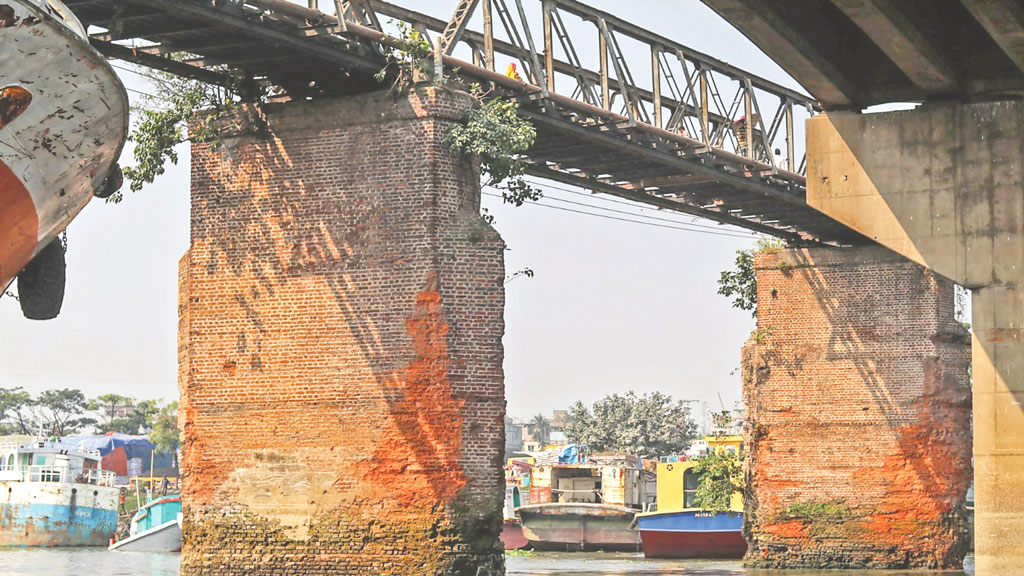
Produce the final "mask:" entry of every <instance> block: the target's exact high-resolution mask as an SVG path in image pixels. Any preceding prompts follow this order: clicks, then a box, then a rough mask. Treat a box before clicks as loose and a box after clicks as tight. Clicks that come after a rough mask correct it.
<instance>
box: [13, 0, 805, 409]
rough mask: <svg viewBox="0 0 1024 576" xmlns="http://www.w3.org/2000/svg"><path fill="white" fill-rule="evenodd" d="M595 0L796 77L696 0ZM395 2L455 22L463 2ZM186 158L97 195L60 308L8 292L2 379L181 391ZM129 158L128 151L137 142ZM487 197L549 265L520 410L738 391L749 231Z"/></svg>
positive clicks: (511, 256) (523, 359)
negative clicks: (739, 289) (50, 312)
mask: <svg viewBox="0 0 1024 576" xmlns="http://www.w3.org/2000/svg"><path fill="white" fill-rule="evenodd" d="M533 1H534V0H527V2H533ZM589 2H590V3H591V4H592V5H594V6H597V7H600V8H602V9H604V10H607V11H609V12H612V13H614V14H616V15H618V16H620V17H622V18H624V19H627V20H631V21H633V22H635V23H636V24H639V25H642V26H644V27H647V28H649V29H651V30H654V31H656V32H658V33H661V34H662V35H665V36H668V37H670V38H673V39H675V40H677V41H679V42H681V43H683V44H686V45H688V46H690V47H692V48H695V49H697V50H701V51H704V52H707V53H710V54H712V55H714V56H715V57H717V58H719V59H722V60H726V61H728V62H730V63H732V64H735V65H737V66H740V67H742V68H745V69H747V70H751V71H755V72H756V73H758V74H760V75H762V76H765V77H768V78H770V79H772V80H775V81H777V82H780V83H784V84H786V85H789V86H792V87H795V88H799V86H798V85H796V84H795V83H794V82H793V81H792V80H791V79H790V78H789V77H788V76H787V75H786V74H785V73H784V72H782V71H781V69H779V68H778V67H777V66H776V65H775V64H774V63H773V62H772V61H771V60H769V59H768V58H767V56H765V55H764V54H763V53H761V52H760V51H759V50H758V49H757V48H756V47H755V46H754V45H753V44H751V43H750V42H749V41H747V40H746V39H745V38H744V37H743V36H742V35H740V34H739V33H738V32H736V31H735V30H734V29H733V28H732V27H731V26H729V25H728V24H727V23H726V22H724V21H723V20H721V19H720V18H718V16H716V15H715V14H714V13H713V12H711V11H710V10H709V9H707V8H706V7H704V5H703V4H701V3H700V2H699V1H698V0H673V1H669V0H589ZM397 3H399V4H402V5H405V6H410V7H415V8H416V9H417V10H419V11H422V12H426V13H429V14H432V15H434V16H437V17H439V18H444V19H447V18H448V15H449V13H450V11H451V10H452V8H453V7H454V5H455V4H456V2H455V0H443V1H442V0H417V1H416V2H412V0H399V1H398V2H397ZM534 33H535V34H536V30H535V31H534ZM577 42H580V43H586V41H585V40H579V39H577ZM592 43H594V44H596V37H595V41H594V42H592ZM118 66H123V65H122V64H118ZM122 78H123V79H124V81H125V84H126V85H127V86H128V87H129V88H130V89H133V90H143V91H145V90H146V89H147V87H146V84H145V81H144V80H141V79H140V78H139V77H138V76H135V75H133V74H130V73H123V74H122ZM130 94H131V96H132V97H133V99H134V98H136V97H137V94H136V93H134V92H132V93H130ZM180 156H181V158H182V162H181V164H180V165H178V166H170V167H169V168H168V171H167V174H165V175H164V176H163V177H161V178H160V179H159V180H157V182H156V183H155V184H154V185H152V186H150V187H149V188H147V189H146V190H143V191H142V192H140V193H137V194H132V193H127V194H126V198H125V201H124V202H122V203H121V204H119V205H112V204H104V203H103V202H102V201H93V202H92V203H91V204H90V205H89V206H88V207H87V208H86V210H85V211H84V212H83V213H82V215H81V216H79V217H78V219H76V220H75V221H74V222H73V223H72V224H71V226H70V227H69V229H68V240H69V249H68V254H67V258H68V283H67V297H66V300H65V303H64V309H63V312H62V314H61V316H60V317H59V318H58V319H56V320H54V321H50V322H44V323H39V322H31V321H29V320H25V319H24V318H23V317H22V316H21V313H20V309H19V308H18V304H17V303H16V302H15V301H13V300H12V299H10V298H0V342H2V343H3V345H2V346H0V366H2V369H0V386H3V387H11V386H22V387H24V388H26V389H28V390H30V391H32V392H39V391H41V390H44V389H47V388H56V387H61V388H62V387H76V388H81V389H82V390H84V391H85V392H86V394H88V395H90V396H95V395H98V394H102V393H105V392H117V393H121V394H128V395H132V396H136V397H140V398H162V399H166V400H170V399H175V398H176V397H177V393H178V392H177V382H176V379H177V365H176V362H177V308H176V307H177V296H178V289H177V263H178V259H179V258H180V257H181V256H182V254H183V253H184V252H185V250H186V249H187V247H188V244H189V233H188V213H189V212H188V210H189V195H188V187H189V181H188V153H187V150H182V151H181V154H180ZM123 163H124V164H130V163H131V162H130V155H129V154H127V153H126V154H125V158H124V160H123ZM555 186H558V188H564V186H561V185H555ZM543 188H544V189H545V194H546V196H547V197H548V199H547V200H545V201H542V204H546V205H549V206H559V207H562V208H569V209H574V210H586V211H589V212H600V211H599V210H595V209H593V208H583V207H579V206H575V205H572V204H568V203H566V202H558V201H556V200H554V199H555V198H560V199H563V200H569V201H573V202H584V203H587V204H590V205H594V206H604V207H606V208H611V209H614V210H622V211H626V212H631V213H635V214H643V215H648V216H655V217H658V218H667V219H670V220H674V221H679V222H686V223H689V222H691V221H692V219H691V218H688V217H683V215H673V214H672V213H666V212H662V211H657V210H652V209H649V208H639V207H634V206H630V205H626V204H622V203H620V202H621V201H618V200H615V201H607V200H600V199H599V198H605V197H601V196H597V197H589V198H587V197H582V196H579V195H577V194H573V193H571V192H568V191H565V190H560V189H556V188H551V187H548V186H543ZM484 205H485V206H486V207H487V208H489V209H490V211H491V213H492V214H494V216H495V217H496V219H497V224H496V227H497V229H498V230H499V231H500V232H501V234H502V236H503V237H504V239H505V241H506V243H507V244H508V246H509V248H510V251H509V252H508V254H507V264H508V270H509V273H512V272H513V271H515V270H519V269H522V268H524V267H529V268H531V269H532V270H534V272H535V273H536V275H535V277H533V278H520V279H517V280H514V281H513V282H511V283H510V284H509V285H508V287H507V304H506V311H505V316H506V320H507V328H506V333H505V385H506V394H507V397H508V407H509V413H510V414H511V415H513V416H517V417H520V418H526V417H528V416H530V415H532V414H535V413H537V412H540V411H543V412H550V411H551V410H552V409H555V408H562V407H565V406H567V405H569V404H570V403H572V402H574V401H575V400H577V399H582V400H584V401H586V402H591V401H593V400H596V399H598V398H600V397H602V396H604V395H605V394H608V393H612V392H624V391H627V390H636V391H637V392H647V391H654V390H659V391H662V392H666V393H669V394H672V395H674V396H676V397H678V398H682V399H696V400H705V401H709V402H712V403H713V404H712V405H713V406H717V405H718V394H721V396H722V397H723V398H724V400H725V403H726V404H727V405H732V403H733V402H735V401H736V400H738V399H739V396H740V383H739V374H738V372H735V370H736V368H737V367H738V366H739V361H740V347H741V345H742V344H743V342H744V340H745V339H746V338H747V336H748V335H749V333H750V331H751V330H752V329H753V320H752V319H751V317H750V314H749V313H748V312H743V311H740V310H735V309H733V308H731V307H730V305H729V302H728V300H727V299H726V298H724V297H722V296H719V295H718V294H716V291H717V283H716V280H717V278H718V274H719V272H721V271H722V270H723V269H725V268H727V267H729V266H730V265H731V264H732V261H733V258H734V252H735V251H736V250H738V249H745V248H748V247H750V246H751V245H752V244H753V240H752V239H748V238H735V237H725V236H719V235H710V234H700V233H694V232H689V231H681V230H677V229H668V228H660V227H654V226H646V225H640V224H633V223H625V222H621V221H616V220H610V219H603V218H597V217H594V216H587V215H581V214H575V213H570V212H566V211H561V210H555V209H552V208H549V207H541V206H532V205H528V206H524V207H522V208H509V207H506V206H503V205H502V204H501V201H500V200H497V199H496V198H494V197H490V196H485V198H484ZM603 213H604V214H606V215H608V216H613V217H616V218H628V216H625V215H623V214H618V213H614V212H608V211H604V212H603ZM648 222H649V223H660V224H664V225H667V226H672V224H670V223H667V222H655V221H648ZM700 223H703V224H710V223H708V222H703V221H700ZM720 230H721V231H723V232H724V231H726V230H727V229H724V228H722V229H720ZM734 233H735V232H734Z"/></svg>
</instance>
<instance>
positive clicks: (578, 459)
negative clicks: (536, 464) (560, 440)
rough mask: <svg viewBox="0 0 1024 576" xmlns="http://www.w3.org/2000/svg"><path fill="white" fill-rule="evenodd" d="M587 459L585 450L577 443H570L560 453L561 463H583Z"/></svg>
mask: <svg viewBox="0 0 1024 576" xmlns="http://www.w3.org/2000/svg"><path fill="white" fill-rule="evenodd" d="M585 461H586V458H584V456H583V452H582V451H581V450H580V448H579V447H578V446H576V445H575V444H568V445H566V446H565V447H564V448H562V451H561V452H559V453H558V463H559V464H582V463H583V462H585Z"/></svg>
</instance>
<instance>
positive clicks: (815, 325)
mask: <svg viewBox="0 0 1024 576" xmlns="http://www.w3.org/2000/svg"><path fill="white" fill-rule="evenodd" d="M755 269H756V272H757V302H758V307H757V328H758V329H757V331H756V332H755V333H754V335H753V336H752V337H751V339H750V340H749V341H748V343H747V346H746V347H745V349H744V354H743V374H744V382H743V386H744V404H745V405H746V408H747V422H748V425H747V427H746V443H747V453H746V454H747V462H746V464H747V466H746V470H747V485H748V486H749V492H748V495H747V499H746V518H745V520H746V529H745V530H746V537H747V540H748V542H749V544H750V548H749V551H748V554H747V561H748V563H749V564H751V565H754V566H763V567H774V568H797V567H807V568H845V567H864V568H959V567H960V565H961V563H962V562H963V558H964V555H965V554H966V552H967V548H968V543H969V540H968V532H967V522H966V516H965V510H964V499H965V497H966V494H967V488H968V485H969V484H970V480H971V434H970V410H971V389H970V385H969V381H968V372H967V367H968V365H969V363H970V344H969V338H970V336H969V334H968V332H967V330H966V329H965V328H964V327H963V326H961V325H960V324H959V323H958V322H957V321H956V320H955V318H954V302H953V284H952V283H951V282H950V281H949V280H946V279H944V278H942V277H941V276H939V275H937V274H935V273H934V272H931V271H929V270H927V269H925V268H923V267H921V266H919V265H917V264H914V263H912V262H910V261H908V260H906V259H905V258H903V257H902V256H899V255H897V254H895V253H893V252H890V251H888V250H886V249H885V248H882V247H862V248H845V249H830V248H810V249H785V250H775V251H765V252H761V253H760V254H759V255H758V256H757V258H756V259H755Z"/></svg>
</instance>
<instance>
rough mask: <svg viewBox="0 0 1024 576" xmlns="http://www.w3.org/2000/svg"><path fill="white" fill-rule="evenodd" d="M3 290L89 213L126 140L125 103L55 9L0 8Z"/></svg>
mask: <svg viewBox="0 0 1024 576" xmlns="http://www.w3.org/2000/svg"><path fill="white" fill-rule="evenodd" d="M0 45H2V46H3V47H4V57H3V58H0V288H3V287H6V286H7V285H8V284H9V283H10V282H11V281H12V280H13V279H14V277H15V276H16V275H17V274H18V272H20V271H21V269H22V268H23V267H24V266H25V265H26V264H28V263H29V262H30V261H31V260H32V259H33V258H34V257H35V256H36V255H37V254H38V253H39V252H41V251H42V250H43V248H45V247H46V246H47V245H49V244H50V242H51V241H53V239H54V238H56V236H57V235H58V234H60V232H61V231H62V230H64V228H65V227H67V225H68V223H70V222H71V220H72V219H73V218H74V217H75V216H77V215H78V213H79V212H81V210H82V209H83V208H84V207H85V206H86V204H88V202H89V200H90V199H91V198H92V196H93V193H94V191H96V190H100V189H101V187H102V185H103V183H104V181H105V180H106V179H107V177H108V176H109V175H110V174H111V170H112V169H113V167H114V165H115V162H116V161H117V158H118V156H119V155H120V153H121V149H122V147H123V146H124V143H125V141H126V139H127V134H128V96H127V94H126V92H125V89H124V86H123V85H122V84H121V82H120V80H118V78H117V76H116V75H115V74H114V71H113V69H112V68H111V67H110V65H109V64H108V63H107V62H106V60H105V59H104V58H103V56H102V55H100V54H99V53H98V52H97V51H96V50H94V49H93V48H92V47H91V46H90V45H89V42H88V39H87V37H86V35H85V30H84V29H83V28H82V25H81V24H80V23H79V22H78V20H77V19H75V17H74V15H73V14H71V12H70V11H69V10H67V8H66V7H64V6H63V5H62V4H60V2H57V1H55V0H0Z"/></svg>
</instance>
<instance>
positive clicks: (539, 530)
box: [517, 502, 641, 552]
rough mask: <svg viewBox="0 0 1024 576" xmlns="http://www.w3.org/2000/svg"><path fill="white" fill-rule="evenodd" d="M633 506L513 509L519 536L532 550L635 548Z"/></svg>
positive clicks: (637, 545)
mask: <svg viewBox="0 0 1024 576" xmlns="http://www.w3.org/2000/svg"><path fill="white" fill-rule="evenodd" d="M636 512H637V510H636V509H635V508H630V507H627V506H616V505H613V504H587V503H584V502H567V503H564V504H562V503H557V502H549V503H547V504H531V505H529V506H522V507H520V508H519V509H518V510H517V513H518V514H519V518H520V519H521V520H522V526H523V536H525V537H526V540H527V541H529V543H530V545H531V546H533V548H534V549H535V550H550V551H557V552H594V551H606V552H638V551H639V550H640V546H641V544H640V534H639V533H638V532H637V530H636V529H635V528H633V526H632V524H633V516H634V515H635V514H636Z"/></svg>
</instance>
